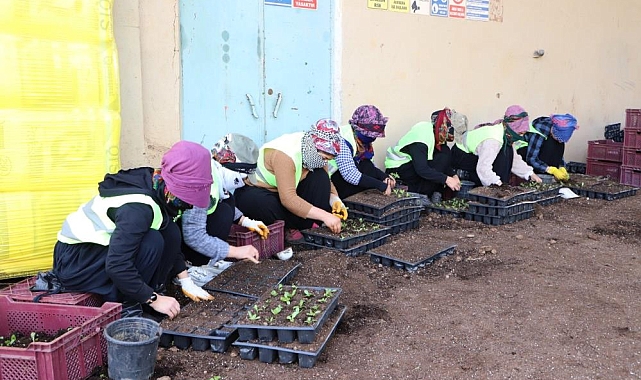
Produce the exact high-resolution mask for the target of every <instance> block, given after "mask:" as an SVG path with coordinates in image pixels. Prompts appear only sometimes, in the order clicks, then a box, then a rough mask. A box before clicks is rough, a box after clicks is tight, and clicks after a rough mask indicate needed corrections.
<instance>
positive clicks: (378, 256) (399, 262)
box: [369, 244, 456, 272]
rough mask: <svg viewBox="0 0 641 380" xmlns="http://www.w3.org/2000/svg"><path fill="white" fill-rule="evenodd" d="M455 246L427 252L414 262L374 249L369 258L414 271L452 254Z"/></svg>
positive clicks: (375, 261)
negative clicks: (423, 256)
mask: <svg viewBox="0 0 641 380" xmlns="http://www.w3.org/2000/svg"><path fill="white" fill-rule="evenodd" d="M455 248H456V244H455V245H451V246H449V247H446V248H444V249H441V250H440V251H438V252H436V253H431V252H430V253H428V254H427V257H426V258H424V259H422V260H418V261H414V262H409V261H406V260H403V259H400V258H398V257H393V256H391V255H386V254H382V253H377V252H375V251H372V252H370V253H369V254H370V255H369V258H370V261H371V262H373V263H374V264H382V265H383V266H386V267H392V268H395V269H401V270H406V271H408V272H414V271H416V270H418V269H419V268H423V267H425V266H426V265H430V264H432V263H433V262H434V261H435V260H438V259H440V258H442V257H445V256H448V255H451V254H452V253H453V252H454V249H455Z"/></svg>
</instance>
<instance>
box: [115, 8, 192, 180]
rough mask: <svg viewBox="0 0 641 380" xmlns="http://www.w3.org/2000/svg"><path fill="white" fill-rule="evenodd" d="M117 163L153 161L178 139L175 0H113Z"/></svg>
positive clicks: (126, 166)
mask: <svg viewBox="0 0 641 380" xmlns="http://www.w3.org/2000/svg"><path fill="white" fill-rule="evenodd" d="M114 25H115V35H116V43H117V45H118V53H119V60H120V88H121V108H122V112H121V114H122V133H121V138H120V145H121V161H122V166H123V168H128V167H135V166H146V165H149V166H159V165H160V159H161V157H162V154H163V153H164V152H165V151H166V150H167V149H169V147H170V146H171V145H172V144H173V143H174V142H176V141H178V140H179V139H180V45H179V41H180V40H179V32H180V23H179V19H178V3H177V2H176V0H116V1H115V5H114Z"/></svg>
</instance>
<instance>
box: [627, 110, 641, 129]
mask: <svg viewBox="0 0 641 380" xmlns="http://www.w3.org/2000/svg"><path fill="white" fill-rule="evenodd" d="M625 128H626V129H641V109H638V108H637V109H627V110H625Z"/></svg>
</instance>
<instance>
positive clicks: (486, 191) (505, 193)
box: [469, 184, 531, 199]
mask: <svg viewBox="0 0 641 380" xmlns="http://www.w3.org/2000/svg"><path fill="white" fill-rule="evenodd" d="M527 191H531V190H529V189H525V188H523V187H520V186H510V185H507V184H503V185H501V186H496V185H490V186H479V187H475V188H474V189H472V190H470V191H469V194H473V195H481V196H484V197H490V198H496V199H509V198H512V197H513V196H515V195H519V194H522V193H525V192H527Z"/></svg>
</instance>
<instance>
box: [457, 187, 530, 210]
mask: <svg viewBox="0 0 641 380" xmlns="http://www.w3.org/2000/svg"><path fill="white" fill-rule="evenodd" d="M467 199H468V200H470V202H477V203H484V204H486V205H489V206H509V205H513V204H515V203H519V202H524V201H535V200H536V191H534V190H529V191H524V192H522V193H520V194H516V195H514V196H512V197H509V198H495V197H490V196H486V195H480V194H475V193H474V189H472V190H470V192H469V193H468V194H467Z"/></svg>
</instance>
